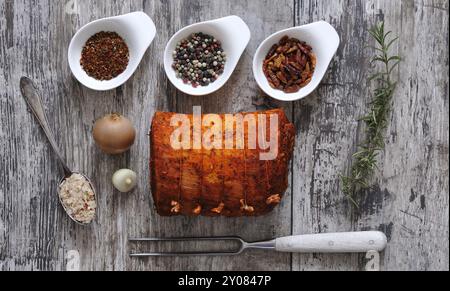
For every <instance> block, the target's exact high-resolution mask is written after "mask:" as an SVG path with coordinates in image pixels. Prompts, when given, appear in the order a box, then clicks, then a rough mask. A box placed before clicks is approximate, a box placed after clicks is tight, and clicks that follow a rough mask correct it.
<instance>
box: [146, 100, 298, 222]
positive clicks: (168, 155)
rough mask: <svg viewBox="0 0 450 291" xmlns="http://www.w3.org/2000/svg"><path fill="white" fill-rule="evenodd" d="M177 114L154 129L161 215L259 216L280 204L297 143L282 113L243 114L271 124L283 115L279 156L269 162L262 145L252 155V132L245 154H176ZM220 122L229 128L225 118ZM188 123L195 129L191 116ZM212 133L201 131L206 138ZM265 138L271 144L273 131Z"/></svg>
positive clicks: (162, 115) (161, 115)
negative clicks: (173, 142)
mask: <svg viewBox="0 0 450 291" xmlns="http://www.w3.org/2000/svg"><path fill="white" fill-rule="evenodd" d="M175 114H176V113H170V112H156V113H155V116H154V117H153V121H152V125H151V132H150V144H151V145H150V152H151V159H150V172H151V188H152V196H153V201H154V205H155V207H156V210H157V212H158V214H160V215H162V216H173V215H188V216H196V215H203V216H221V215H222V216H229V217H238V216H258V215H263V214H267V213H268V212H270V211H271V210H272V209H273V208H274V207H275V206H276V205H277V204H279V202H280V199H281V198H282V196H283V194H284V192H285V191H286V189H287V187H288V166H289V161H290V159H291V157H292V152H293V147H294V140H295V128H294V125H293V124H292V123H290V122H289V120H288V119H287V117H286V115H285V113H284V111H283V110H281V109H274V110H268V111H263V112H253V113H242V115H243V116H245V115H247V114H254V115H255V117H256V116H257V114H265V115H266V118H267V124H268V123H269V120H270V117H269V116H270V115H271V114H276V115H278V125H279V127H278V155H277V157H276V158H275V159H274V160H266V161H265V160H261V159H260V153H261V152H267V151H268V150H262V149H261V148H260V147H259V145H258V143H256V144H257V147H256V149H249V147H248V136H249V134H248V133H249V129H248V128H247V126H245V127H244V128H245V131H244V132H245V134H244V136H245V142H244V144H245V149H224V147H223V149H211V150H207V149H205V148H203V147H202V148H201V149H180V150H175V149H173V147H172V146H171V143H170V138H171V135H172V133H173V132H174V130H175V128H174V127H172V126H171V118H172V117H173V116H174V115H175ZM219 116H220V118H221V119H222V121H223V127H224V126H225V122H224V120H225V115H223V114H221V115H219ZM187 117H188V118H189V120H190V121H191V125H192V115H187ZM256 120H257V118H256ZM207 129H209V128H205V127H202V135H203V133H204V132H205V131H206V130H207ZM256 129H258V123H257V125H256ZM223 132H225V130H223ZM234 134H235V133H234ZM257 134H259V133H257ZM266 136H268V137H267V140H269V136H270V129H269V128H268V129H267V132H266ZM234 137H236V136H234ZM191 140H192V130H191Z"/></svg>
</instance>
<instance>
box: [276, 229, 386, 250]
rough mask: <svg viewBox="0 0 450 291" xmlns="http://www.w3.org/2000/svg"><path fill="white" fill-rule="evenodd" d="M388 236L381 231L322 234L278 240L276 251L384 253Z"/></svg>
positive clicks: (287, 237)
mask: <svg viewBox="0 0 450 291" xmlns="http://www.w3.org/2000/svg"><path fill="white" fill-rule="evenodd" d="M386 244H387V238H386V235H385V234H384V233H382V232H380V231H361V232H341V233H320V234H307V235H294V236H286V237H281V238H277V239H276V240H275V250H277V251H279V252H291V253H365V252H368V251H382V250H384V248H385V247H386Z"/></svg>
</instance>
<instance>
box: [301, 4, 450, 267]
mask: <svg viewBox="0 0 450 291" xmlns="http://www.w3.org/2000/svg"><path fill="white" fill-rule="evenodd" d="M447 9H448V2H447V1H420V2H417V1H416V2H413V1H361V0H359V1H351V2H350V1H332V2H330V1H298V2H297V3H296V6H295V15H296V16H295V19H296V24H297V25H301V24H304V23H308V22H312V21H317V20H322V19H323V20H326V21H328V22H330V23H331V24H332V25H334V26H335V27H336V29H337V31H338V33H339V35H340V36H341V46H340V48H339V50H338V52H337V56H336V57H335V59H334V62H333V63H332V64H331V66H330V69H329V72H328V75H327V77H326V78H325V79H324V81H323V83H322V86H321V87H320V88H319V89H318V90H317V91H316V92H315V93H314V94H313V95H312V96H310V97H308V98H307V99H305V100H302V101H299V102H296V103H295V107H294V114H295V117H296V120H295V123H296V126H297V128H298V129H299V134H298V136H297V137H298V140H297V148H296V149H297V154H296V157H294V170H293V176H294V177H295V178H294V182H293V193H294V195H293V197H294V202H293V204H294V212H293V216H294V217H299V219H296V220H294V226H293V228H294V233H309V232H329V231H350V230H367V229H379V230H382V231H384V232H385V233H386V234H387V236H388V239H389V244H388V248H387V250H386V251H385V253H384V258H383V259H382V269H386V270H436V269H438V270H439V269H448V263H449V252H448V211H449V209H448V130H449V126H448V39H447V35H448V25H447V24H445V23H447V22H448V11H447ZM381 20H384V21H385V22H386V27H387V28H388V29H389V30H392V31H393V33H394V34H395V35H399V36H400V39H399V41H398V43H397V46H396V47H394V49H393V50H394V53H396V52H398V54H399V55H400V56H402V58H403V62H402V63H401V64H400V67H399V70H398V73H397V74H396V76H395V77H396V78H398V80H399V85H398V88H397V91H396V93H395V96H394V97H393V102H392V113H391V115H390V116H391V117H390V126H389V128H388V129H387V131H386V136H387V142H386V149H385V150H384V151H383V153H382V154H381V155H380V157H379V160H380V164H379V167H380V169H379V171H377V175H376V177H375V178H374V180H373V185H374V187H373V189H372V190H370V191H366V192H365V193H360V195H361V197H362V203H361V209H360V211H359V213H357V212H352V211H350V210H351V208H350V207H351V206H350V204H349V203H348V201H346V200H345V199H344V198H343V195H342V194H341V192H340V191H341V185H340V183H339V174H341V173H343V172H345V171H348V169H349V167H350V161H351V153H353V152H354V151H355V148H356V146H357V144H358V143H359V141H361V140H362V139H363V138H364V128H362V124H361V123H359V122H358V121H357V120H358V117H359V116H361V115H363V114H365V113H366V109H367V108H368V107H367V104H368V103H369V102H370V100H371V96H370V91H369V89H370V88H369V86H368V85H367V82H366V79H367V72H368V70H370V68H369V67H368V63H367V58H368V57H369V56H370V51H369V50H365V49H364V47H365V46H366V45H367V44H373V40H371V39H370V38H368V34H367V30H368V29H369V28H370V27H371V26H373V25H374V24H375V23H376V22H377V21H381ZM352 213H353V215H352ZM365 262H366V260H365V258H364V255H363V254H361V255H358V254H350V255H334V256H330V255H320V254H317V255H294V260H293V269H294V270H317V269H320V270H349V269H350V270H361V269H364V265H365Z"/></svg>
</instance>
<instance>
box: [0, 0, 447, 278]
mask: <svg viewBox="0 0 450 291" xmlns="http://www.w3.org/2000/svg"><path fill="white" fill-rule="evenodd" d="M137 10H142V11H144V12H146V13H147V14H148V15H149V16H150V17H151V18H152V19H153V21H154V22H155V24H156V27H157V30H158V34H157V37H156V39H155V41H154V42H153V44H152V45H151V47H150V49H149V51H148V52H147V53H146V55H145V56H144V59H143V61H142V63H141V64H140V66H139V68H138V70H137V71H136V73H135V74H134V75H133V77H132V78H131V79H130V80H129V81H128V82H127V83H126V84H125V85H124V86H122V87H120V88H118V89H116V90H113V91H108V92H95V91H92V90H89V89H86V88H84V87H83V86H82V85H80V84H79V83H78V82H77V81H76V80H75V79H74V78H73V77H72V75H71V73H70V70H69V66H68V63H67V47H68V44H69V42H70V39H71V37H72V36H73V34H74V33H75V32H76V31H77V29H79V28H80V27H81V26H82V25H84V24H86V23H88V22H89V21H92V20H95V19H98V18H102V17H107V16H113V15H118V14H123V13H127V12H132V11H137ZM230 14H236V15H238V16H240V17H242V18H243V19H244V21H246V23H247V24H248V25H249V27H250V30H251V32H252V39H251V41H250V44H249V46H248V47H247V50H246V51H245V53H244V55H243V57H242V59H241V61H240V63H239V64H238V66H237V68H236V71H235V72H234V74H233V75H232V77H231V79H230V80H229V82H228V83H227V84H226V85H225V86H224V88H222V89H221V90H219V91H218V92H216V93H214V94H212V95H210V96H205V97H190V96H187V95H184V94H182V93H180V92H179V91H177V90H176V89H175V88H174V87H173V86H172V85H171V84H170V82H169V81H168V80H167V78H166V76H165V74H164V70H163V67H162V62H161V57H162V51H163V50H164V47H165V44H166V42H167V41H168V39H169V38H170V37H171V35H172V34H173V33H175V32H176V31H177V30H178V29H180V28H182V27H183V26H185V25H188V24H191V23H194V22H197V21H202V20H207V19H213V18H218V17H221V16H226V15H230ZM319 19H323V20H326V21H328V22H330V23H331V24H332V25H333V26H335V27H336V29H337V30H338V32H339V34H340V36H341V41H342V44H341V47H340V48H339V50H338V53H337V56H336V58H335V59H334V61H333V63H332V64H331V66H330V69H329V72H328V74H327V76H326V78H325V80H324V82H323V84H322V85H321V86H320V87H319V89H318V90H317V91H316V92H315V93H314V94H312V95H311V96H309V97H307V98H306V99H304V100H302V101H298V102H295V103H281V102H275V101H273V100H271V99H269V98H268V97H264V95H263V93H262V92H261V91H260V90H259V89H258V87H257V85H256V83H255V81H254V78H253V75H252V72H251V63H252V57H253V54H254V52H255V50H256V48H257V46H258V45H259V43H260V42H261V41H262V40H263V39H264V38H265V37H267V36H268V35H270V34H271V33H273V32H275V31H277V30H279V29H283V28H287V27H291V26H292V25H301V24H305V23H308V22H312V21H315V20H319ZM381 19H384V20H385V21H386V25H387V27H388V28H389V29H391V30H393V31H394V33H395V34H398V35H400V41H399V42H398V45H397V46H396V47H395V50H397V51H398V53H399V54H400V55H401V56H403V58H404V61H403V62H402V64H401V66H400V67H399V70H398V75H397V76H398V78H399V87H398V90H397V91H396V94H395V96H394V100H393V104H392V108H393V112H392V114H391V118H390V127H389V128H388V129H387V137H388V140H387V144H386V149H385V151H384V152H383V154H382V155H381V156H380V170H379V171H378V172H377V176H376V177H375V179H374V185H376V187H375V188H374V189H373V190H371V191H370V193H363V194H364V196H363V197H364V201H363V207H362V208H361V211H360V213H357V214H353V215H352V213H354V212H351V211H350V210H351V209H350V208H349V207H350V206H349V204H348V203H347V202H346V201H345V199H344V198H343V196H342V194H341V193H340V184H339V176H338V175H339V173H341V172H342V171H345V170H346V169H348V167H349V165H350V155H351V152H352V151H353V150H354V149H355V147H356V145H357V143H358V141H359V140H361V139H362V138H363V134H364V132H363V131H364V129H363V128H362V127H361V124H359V123H358V122H357V118H358V117H359V116H360V115H361V114H363V113H365V109H366V108H367V106H366V105H367V102H369V100H370V95H369V92H370V91H369V87H368V86H367V83H366V81H365V80H366V77H367V71H368V65H367V62H366V60H367V57H368V55H369V52H368V51H366V50H364V46H365V45H366V43H367V42H369V41H370V39H369V38H368V36H367V29H368V28H369V27H370V26H371V25H373V24H374V23H375V22H376V21H377V20H381ZM447 35H448V1H445V0H423V1H412V0H403V1H389V0H367V1H364V0H357V1H344V0H339V1H326V0H320V1H295V0H281V1H278V0H277V1H268V0H263V1H260V0H242V1H238V0H232V1H226V0H220V1H207V0H184V1H183V0H175V1H151V0H144V1H132V0H124V1H115V0H106V1H95V0H67V1H50V0H32V1H26V0H15V1H13V0H0V124H1V126H0V148H1V149H2V150H0V166H1V169H2V171H0V269H2V270H65V268H66V264H67V262H68V260H67V258H66V256H67V252H68V251H69V250H77V251H79V253H80V255H81V269H83V270H291V269H293V270H315V269H321V270H362V269H364V265H365V262H366V259H365V258H364V255H354V254H353V255H352V254H348V255H318V254H314V255H291V254H280V253H263V252H253V251H249V252H247V253H244V254H243V255H242V256H239V257H229V258H206V257H198V258H156V259H145V260H138V259H131V258H129V257H128V253H129V252H130V250H134V249H137V248H140V249H145V248H147V249H149V246H147V245H140V246H135V245H129V244H128V242H127V238H128V237H135V236H138V237H141V236H200V235H202V236H211V235H241V236H242V237H243V238H245V239H247V240H249V241H252V240H262V239H268V238H272V237H277V236H286V235H290V234H301V233H310V232H314V233H316V232H335V231H350V230H366V229H380V230H383V231H385V232H386V234H387V235H388V238H389V244H388V248H387V250H386V252H385V253H384V255H383V256H382V263H383V264H382V269H385V270H448V265H449V249H448V234H449V233H448V232H449V228H448V218H449V216H448V212H449V208H448V204H449V203H448V194H447V193H448V190H449V183H448V132H449V125H448V124H449V123H448V114H449V106H448V96H449V87H448V68H449V67H448V45H449V44H448V40H447V37H446V36H447ZM22 75H27V76H29V77H31V78H32V79H34V80H35V81H36V83H37V84H38V86H39V87H40V88H41V90H42V92H43V94H42V95H43V99H44V100H43V103H44V107H45V109H46V112H47V114H48V118H49V121H50V125H51V126H52V127H53V130H54V132H55V136H56V140H57V142H58V143H59V145H60V147H61V150H62V152H63V153H64V154H65V156H66V157H67V162H68V164H69V165H71V166H72V167H73V168H74V169H79V170H80V171H82V172H84V173H86V174H87V175H88V176H90V177H91V178H92V180H93V182H94V183H95V185H96V187H97V191H98V200H99V201H98V203H99V212H98V217H97V221H96V222H95V223H94V224H93V225H92V226H90V227H87V228H85V227H81V226H78V225H75V224H73V223H72V222H71V221H70V220H69V219H67V217H66V215H65V213H64V212H63V209H62V208H61V207H60V206H59V204H58V199H57V194H56V188H57V187H56V186H57V181H58V180H59V176H60V175H61V174H62V172H61V169H60V168H59V165H58V163H57V160H56V158H55V157H54V155H53V153H52V152H51V149H50V147H49V146H48V144H47V142H46V140H45V137H44V134H43V133H42V131H41V129H40V128H39V126H38V124H37V122H36V121H35V120H34V117H33V116H32V115H31V114H30V113H29V112H28V110H27V108H26V104H25V102H24V100H23V98H22V97H21V96H20V91H19V87H18V84H19V79H20V77H21V76H22ZM193 105H201V106H202V110H203V113H209V112H222V113H223V112H238V111H253V110H255V109H267V108H270V107H278V106H282V107H283V108H284V109H285V110H286V112H287V114H288V116H289V117H292V121H293V122H295V124H296V126H297V134H298V136H297V141H296V144H297V145H296V149H295V155H294V162H293V165H292V176H291V178H290V180H291V187H290V190H288V192H287V193H286V197H285V198H284V199H283V202H282V204H281V205H280V206H279V207H277V208H276V209H275V211H274V212H273V213H271V214H270V215H268V216H265V217H262V218H236V219H227V218H217V219H210V218H203V217H199V218H183V217H177V218H162V217H159V216H157V215H156V212H155V211H154V209H153V208H152V204H151V203H152V201H151V194H150V185H149V178H148V177H149V168H148V159H149V156H150V153H149V142H148V136H147V133H148V130H149V128H150V120H151V117H152V116H153V114H154V112H155V111H157V110H167V111H176V112H184V113H191V112H192V106H193ZM113 111H115V112H120V113H122V114H124V115H126V116H127V117H129V118H130V119H131V120H132V121H133V123H134V124H135V125H136V128H137V130H138V137H137V140H136V143H135V145H134V146H133V147H132V149H131V151H130V152H128V153H126V154H124V155H121V156H116V157H111V156H107V155H104V154H103V153H102V152H100V150H99V149H98V148H97V147H96V146H95V144H94V142H93V139H92V137H91V128H92V125H93V123H94V121H95V120H96V119H97V118H100V117H102V116H103V115H104V114H106V113H110V112H113ZM123 167H128V168H131V169H133V170H135V171H137V172H138V173H139V184H138V189H136V190H135V191H134V192H132V193H130V194H119V193H118V192H117V191H115V190H114V189H113V187H112V184H111V183H110V180H111V176H112V174H113V172H114V171H115V170H117V169H119V168H123ZM197 247H199V246H197Z"/></svg>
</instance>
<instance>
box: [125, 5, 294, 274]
mask: <svg viewBox="0 0 450 291" xmlns="http://www.w3.org/2000/svg"><path fill="white" fill-rule="evenodd" d="M170 3H171V4H170V7H171V8H170V9H171V11H172V12H171V13H170V15H171V18H170V27H171V28H172V29H173V30H174V31H171V34H172V33H175V32H176V30H178V29H181V28H182V27H184V26H186V25H189V24H192V23H196V22H199V21H204V20H209V19H215V18H219V17H223V16H227V15H238V16H240V17H241V18H242V19H243V20H244V21H245V22H246V23H247V24H248V25H249V27H250V29H251V32H252V38H251V40H250V43H249V46H248V47H247V49H246V51H245V52H244V55H243V56H242V58H241V61H240V63H239V64H238V67H237V68H236V71H235V72H234V74H233V75H232V77H231V79H230V80H229V82H228V83H227V84H226V85H225V86H224V87H223V88H222V89H220V90H219V91H218V92H216V93H214V94H211V95H209V96H204V97H192V96H187V95H185V94H183V93H181V92H179V91H177V90H175V89H174V88H173V86H172V85H171V84H168V83H167V81H163V82H162V83H163V84H164V82H166V84H167V86H166V87H164V92H162V93H161V97H162V98H167V102H166V104H165V105H166V106H167V107H166V106H164V107H163V108H162V109H164V110H170V111H176V112H182V113H192V106H195V105H199V106H201V108H202V112H203V113H211V112H212V113H219V112H227V113H228V112H230V113H236V112H240V111H252V110H255V109H257V108H256V107H255V105H253V103H255V102H254V98H253V97H254V96H258V95H260V94H261V93H260V92H259V89H258V88H257V85H256V82H255V81H254V79H253V74H252V70H251V67H252V65H251V64H252V58H253V52H254V51H255V50H256V48H257V46H258V45H259V43H260V42H261V41H262V40H263V39H264V37H265V36H267V35H269V34H271V33H272V32H274V31H276V30H278V29H282V28H285V27H289V26H291V25H292V21H293V7H292V4H293V3H292V1H277V2H273V1H205V0H194V1H171V2H170ZM237 33H239V32H237ZM169 36H170V35H169ZM169 36H167V37H165V38H161V39H160V41H161V42H162V43H164V44H165V43H166V42H167V41H168V37H169ZM161 80H165V76H161V79H160V80H159V81H160V82H161ZM290 106H291V105H290V104H286V109H287V112H288V113H290ZM159 109H160V108H159ZM290 199H291V196H290V191H288V193H286V197H285V199H284V201H283V204H282V205H280V207H278V208H277V209H276V210H275V211H274V212H273V213H271V214H269V215H268V216H264V217H260V218H236V219H233V218H217V219H211V218H202V217H199V218H183V217H178V218H160V217H157V216H156V215H155V214H153V215H152V218H151V219H152V220H153V221H154V224H153V229H152V228H150V229H147V230H144V231H141V232H137V233H134V234H135V235H144V234H145V235H159V236H202V235H203V236H204V235H206V236H211V235H214V236H217V235H240V236H242V237H243V238H245V239H247V240H249V241H254V240H264V239H269V238H273V237H275V236H280V235H289V234H290V231H291V223H290V221H291V206H290ZM139 263H143V264H144V265H145V267H144V268H146V269H149V268H155V266H159V267H156V268H160V269H171V270H177V269H178V270H290V268H291V265H290V255H289V254H262V253H261V252H248V253H245V254H243V255H241V256H239V257H216V258H174V259H166V258H164V259H161V258H157V259H149V260H147V261H146V262H139ZM133 264H136V262H135V261H133Z"/></svg>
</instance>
